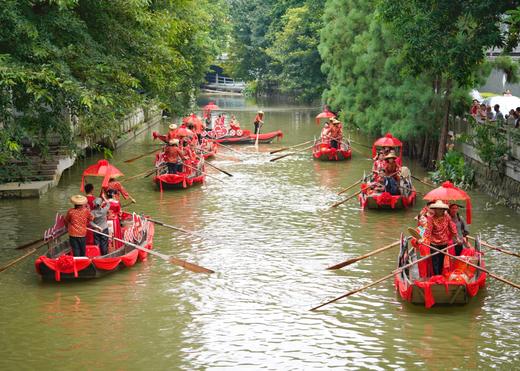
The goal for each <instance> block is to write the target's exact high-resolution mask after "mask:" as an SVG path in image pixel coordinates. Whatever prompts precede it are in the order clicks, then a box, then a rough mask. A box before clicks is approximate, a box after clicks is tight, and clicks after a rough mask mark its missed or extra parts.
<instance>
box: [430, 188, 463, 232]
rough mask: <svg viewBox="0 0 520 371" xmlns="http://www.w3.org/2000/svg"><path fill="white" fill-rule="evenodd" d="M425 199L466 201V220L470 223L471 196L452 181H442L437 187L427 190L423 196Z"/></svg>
mask: <svg viewBox="0 0 520 371" xmlns="http://www.w3.org/2000/svg"><path fill="white" fill-rule="evenodd" d="M423 199H424V200H427V201H437V200H441V201H458V200H462V201H466V222H467V223H468V224H471V197H469V195H468V194H467V193H466V192H464V191H463V190H462V189H460V188H457V187H455V186H454V185H453V183H452V182H444V183H442V185H441V186H440V187H438V188H435V189H434V190H432V191H430V192H428V193H427V194H426V195H425V196H424V198H423Z"/></svg>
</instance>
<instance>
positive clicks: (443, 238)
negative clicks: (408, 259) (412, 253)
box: [424, 214, 457, 245]
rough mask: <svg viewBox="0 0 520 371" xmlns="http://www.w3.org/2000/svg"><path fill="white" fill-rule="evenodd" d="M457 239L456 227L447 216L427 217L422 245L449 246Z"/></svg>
mask: <svg viewBox="0 0 520 371" xmlns="http://www.w3.org/2000/svg"><path fill="white" fill-rule="evenodd" d="M454 237H455V238H456V237H457V226H456V225H455V223H453V220H451V217H450V216H449V215H448V214H444V215H443V216H440V217H439V216H435V215H434V216H428V222H427V224H426V231H425V232H424V243H426V244H427V245H429V244H430V243H432V244H435V245H449V244H450V243H451V241H452V239H453V238H454Z"/></svg>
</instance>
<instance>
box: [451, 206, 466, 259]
mask: <svg viewBox="0 0 520 371" xmlns="http://www.w3.org/2000/svg"><path fill="white" fill-rule="evenodd" d="M459 208H462V206H461V205H459V204H455V203H452V204H450V211H449V214H450V217H451V220H452V221H453V223H454V224H455V226H456V227H457V239H456V240H457V241H461V242H460V243H457V245H455V255H456V256H460V253H461V252H462V249H463V248H464V245H466V244H467V240H466V236H467V235H469V231H468V227H467V225H466V222H465V221H464V219H462V217H461V216H460V215H459ZM453 242H456V241H455V240H454V241H453Z"/></svg>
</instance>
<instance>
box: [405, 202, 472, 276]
mask: <svg viewBox="0 0 520 371" xmlns="http://www.w3.org/2000/svg"><path fill="white" fill-rule="evenodd" d="M461 208H463V206H462V205H460V204H457V203H453V202H452V203H449V204H448V203H445V202H443V201H440V200H438V201H430V202H428V204H427V205H426V206H425V207H424V208H423V209H422V210H421V212H420V213H419V215H418V216H417V217H416V219H417V220H418V226H417V232H418V233H419V234H420V236H421V239H420V240H419V241H415V240H413V241H412V244H414V245H415V247H416V248H417V251H418V252H419V255H420V256H418V258H419V257H421V256H427V255H429V254H430V253H433V251H432V252H430V248H429V247H428V246H427V245H431V246H432V247H434V248H436V249H439V250H442V249H445V248H446V247H448V246H451V247H450V248H449V249H448V253H449V254H451V255H454V256H461V255H470V256H472V255H474V250H473V249H472V248H471V245H470V244H469V242H468V239H467V236H468V235H469V231H468V227H467V225H466V222H465V221H464V219H463V218H462V217H461V216H460V214H459V210H460V209H461ZM446 257H447V256H446ZM421 263H422V264H421ZM418 266H419V274H420V276H421V277H431V276H437V275H442V274H443V273H446V272H450V271H451V269H450V259H445V255H444V254H436V255H433V256H432V257H431V259H427V260H425V261H424V262H420V263H418Z"/></svg>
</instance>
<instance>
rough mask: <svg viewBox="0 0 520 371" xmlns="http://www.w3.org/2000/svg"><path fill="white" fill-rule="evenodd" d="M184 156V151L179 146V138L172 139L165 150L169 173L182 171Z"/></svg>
mask: <svg viewBox="0 0 520 371" xmlns="http://www.w3.org/2000/svg"><path fill="white" fill-rule="evenodd" d="M182 156H184V151H183V150H182V149H180V148H179V139H172V140H170V142H169V143H168V146H167V147H166V149H165V150H164V157H165V161H166V166H167V167H168V174H177V173H180V172H182Z"/></svg>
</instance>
